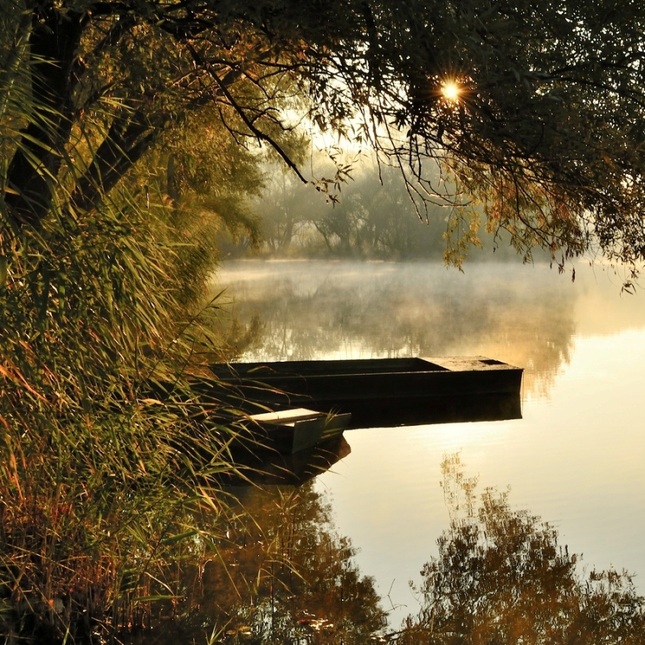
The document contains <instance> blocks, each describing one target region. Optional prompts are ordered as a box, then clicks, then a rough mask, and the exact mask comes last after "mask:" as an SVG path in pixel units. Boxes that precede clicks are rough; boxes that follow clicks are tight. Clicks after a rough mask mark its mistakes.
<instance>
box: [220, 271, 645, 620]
mask: <svg viewBox="0 0 645 645" xmlns="http://www.w3.org/2000/svg"><path fill="white" fill-rule="evenodd" d="M216 283H217V284H216V285H214V288H217V289H219V288H221V287H222V286H225V287H226V292H225V295H224V300H227V301H228V305H227V306H226V308H225V311H226V314H227V319H225V320H224V322H223V324H222V329H221V333H222V334H224V335H225V336H226V337H227V338H228V341H229V343H230V346H231V348H232V349H233V352H234V355H233V357H234V359H236V360H299V359H314V358H332V357H333V358H356V357H377V356H392V357H394V356H427V357H432V356H447V355H484V356H488V357H491V358H496V359H499V360H502V361H505V362H508V363H511V364H513V365H517V366H520V367H523V368H524V369H525V376H524V383H523V393H522V399H523V418H522V419H517V420H512V421H502V422H492V423H470V424H446V425H429V426H416V427H410V428H395V429H392V428H389V429H386V428H371V429H365V430H356V431H351V432H347V433H345V435H346V439H347V441H348V442H349V444H350V446H351V454H350V455H348V456H347V457H345V458H344V459H342V460H341V461H340V462H338V463H337V464H335V465H334V466H333V468H332V469H331V470H330V471H328V472H326V473H324V474H323V475H321V476H319V477H318V478H317V480H316V483H315V487H316V490H317V491H318V492H320V493H321V494H323V495H326V496H328V498H329V499H330V500H331V504H332V511H333V515H334V520H335V523H336V525H337V527H338V530H339V532H340V533H341V534H344V535H347V536H348V537H349V538H350V539H351V540H352V543H353V544H354V546H355V547H356V548H357V549H358V551H359V552H358V554H357V555H356V561H357V563H358V565H359V566H360V569H361V571H362V573H363V574H364V575H369V576H373V577H374V578H375V581H376V586H377V589H378V591H379V593H380V594H381V597H382V598H383V605H384V607H386V608H387V609H388V610H390V620H391V623H392V624H393V625H396V624H397V621H400V619H402V618H403V617H404V616H405V615H406V614H407V613H413V612H414V611H415V610H416V609H417V608H418V598H415V597H414V595H413V594H411V592H410V589H409V587H408V581H410V580H415V581H418V578H419V571H420V570H421V567H422V565H423V564H424V563H425V562H426V561H427V560H428V559H429V558H430V557H432V556H433V554H434V553H436V539H437V538H438V537H439V535H440V534H441V532H442V531H443V530H445V528H446V526H447V524H448V516H447V511H446V503H445V499H444V496H443V493H442V490H441V487H440V486H439V480H440V463H441V461H442V459H443V458H444V457H445V456H446V455H451V454H455V453H458V454H459V455H460V457H461V460H462V461H463V463H464V464H465V467H466V469H467V472H468V474H469V475H472V476H475V477H477V478H478V480H479V482H480V484H481V486H482V487H487V486H492V487H497V488H499V490H506V489H508V490H509V494H510V501H511V504H512V505H513V506H514V507H518V508H525V509H528V511H530V512H531V513H534V514H536V515H538V516H540V517H541V518H543V519H544V520H546V521H549V522H551V523H553V525H554V526H555V527H556V528H557V529H558V531H559V532H560V536H561V542H562V543H563V544H567V545H568V546H569V548H570V550H572V551H575V552H577V553H583V554H584V561H583V566H586V567H587V568H588V569H591V568H594V567H598V568H601V569H604V568H609V567H615V568H616V569H617V570H619V571H620V570H623V569H625V570H628V571H630V572H632V573H634V574H636V576H637V577H636V579H635V580H636V584H637V586H638V588H639V590H640V591H641V593H644V592H645V586H644V584H643V581H642V576H643V575H644V574H645V550H644V549H643V547H642V535H643V534H644V533H645V470H644V469H643V468H642V464H643V463H644V461H645V433H643V429H644V425H645V424H644V423H643V413H642V406H641V404H640V401H641V399H642V392H643V389H644V388H643V386H645V375H644V374H643V369H642V366H643V365H644V364H645V298H644V297H643V294H637V295H635V296H632V295H628V294H621V292H620V285H621V280H620V276H614V275H613V274H612V273H611V271H608V270H603V269H600V268H595V269H594V268H590V267H586V266H579V267H576V280H575V282H572V280H571V274H564V275H559V274H558V272H557V270H554V269H550V268H549V267H548V265H535V266H531V265H518V264H481V265H475V264H473V265H466V267H465V273H460V272H459V271H457V270H455V269H447V268H445V267H444V266H442V265H441V264H439V263H378V262H375V263H371V262H370V263H352V262H325V261H321V262H296V261H285V262H267V263H264V262H256V261H240V262H233V263H226V264H224V266H223V267H222V270H221V271H220V272H219V274H218V276H217V281H216ZM639 575H640V577H638V576H639Z"/></svg>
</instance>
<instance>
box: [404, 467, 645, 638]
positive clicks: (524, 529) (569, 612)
mask: <svg viewBox="0 0 645 645" xmlns="http://www.w3.org/2000/svg"><path fill="white" fill-rule="evenodd" d="M443 475H444V483H443V485H444V491H445V496H446V501H447V505H448V508H449V511H450V527H449V529H448V530H447V531H445V532H444V534H443V535H442V536H441V538H440V539H439V540H438V547H439V553H438V555H437V556H436V557H435V558H433V559H432V560H430V561H429V562H428V563H427V564H426V565H425V566H424V567H423V570H422V571H421V575H422V582H421V584H420V585H419V586H418V587H416V590H417V591H418V592H419V593H420V595H421V598H422V609H421V611H420V612H419V614H418V616H416V617H412V616H411V617H409V618H408V619H407V621H406V623H405V625H404V627H403V629H402V630H401V631H400V632H399V633H398V634H395V635H392V638H391V640H392V641H393V642H396V643H398V644H399V645H408V644H409V645H412V644H415V645H416V644H418V643H428V644H435V643H437V644H439V643H441V644H442V645H443V644H451V645H457V644H461V643H463V644H466V643H468V644H473V645H478V644H482V645H484V644H485V645H493V644H495V645H502V644H504V645H505V644H509V645H510V644H511V643H512V644H517V643H531V644H542V643H544V644H545V645H546V644H559V643H563V644H564V643H585V644H586V643H588V644H590V645H591V644H593V645H597V644H599V643H621V644H622V645H629V644H634V645H636V644H639V645H642V643H643V642H644V639H645V600H644V599H643V598H642V597H639V596H638V595H637V594H636V592H635V589H634V586H633V585H632V581H631V578H630V576H629V575H628V574H627V573H617V572H615V571H604V572H596V571H592V572H591V573H588V574H586V575H583V574H581V573H580V572H579V568H578V565H579V562H578V560H579V558H578V557H577V556H576V555H575V554H572V553H569V550H568V548H567V547H566V546H564V547H563V546H561V545H560V544H559V543H558V534H557V531H556V530H555V529H554V528H553V527H552V526H551V525H549V524H548V523H546V522H542V521H540V519H539V518H537V517H535V516H533V515H531V514H530V513H528V512H527V511H515V510H512V509H511V508H510V506H509V501H508V493H500V492H497V491H495V490H493V489H486V490H485V491H484V492H483V494H481V496H480V497H479V499H478V498H477V496H476V481H475V480H474V479H469V478H466V477H465V476H464V473H463V468H462V465H461V462H460V459H459V456H458V455H457V456H452V457H449V458H446V459H445V460H444V463H443Z"/></svg>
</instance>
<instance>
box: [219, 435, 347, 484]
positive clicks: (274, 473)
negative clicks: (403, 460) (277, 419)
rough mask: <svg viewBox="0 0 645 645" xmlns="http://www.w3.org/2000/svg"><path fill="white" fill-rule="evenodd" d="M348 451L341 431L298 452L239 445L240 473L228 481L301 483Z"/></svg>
mask: <svg viewBox="0 0 645 645" xmlns="http://www.w3.org/2000/svg"><path fill="white" fill-rule="evenodd" d="M350 452H351V448H350V445H349V443H348V442H347V440H346V439H345V437H344V436H343V435H342V434H340V435H337V436H334V437H332V438H330V439H328V440H326V441H324V442H322V443H320V444H318V445H315V446H312V447H310V448H307V449H305V450H299V451H297V452H284V451H280V450H277V449H275V448H272V447H268V446H264V447H258V444H257V443H255V442H253V443H252V444H249V445H248V448H247V449H243V448H239V447H238V449H237V450H236V452H235V458H236V465H237V471H238V472H239V476H236V475H228V477H229V483H237V484H239V483H242V482H243V481H245V482H248V483H249V484H262V485H290V486H301V485H302V484H304V483H305V482H308V481H310V480H311V479H313V478H314V477H316V476H317V475H320V474H321V473H323V472H325V471H327V470H329V469H330V468H331V467H332V466H333V465H334V464H335V463H337V462H338V461H340V460H341V459H343V458H345V457H347V455H349V454H350Z"/></svg>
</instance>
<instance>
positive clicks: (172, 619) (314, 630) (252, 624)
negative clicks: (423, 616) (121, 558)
mask: <svg viewBox="0 0 645 645" xmlns="http://www.w3.org/2000/svg"><path fill="white" fill-rule="evenodd" d="M228 493H229V495H230V498H229V500H228V501H229V503H230V506H231V509H232V510H233V513H232V514H231V515H230V516H229V519H228V531H227V537H228V540H227V541H226V542H225V543H224V542H220V543H217V544H209V545H205V546H206V548H205V550H204V552H203V557H202V558H201V560H200V563H199V565H196V564H185V563H184V564H181V565H179V569H180V572H179V573H178V574H177V582H178V583H179V585H180V587H181V588H180V593H179V596H178V597H181V598H182V600H181V601H180V602H176V603H174V604H172V603H171V604H169V605H168V606H167V607H166V615H165V618H166V620H164V615H158V616H156V617H155V619H154V621H153V624H154V625H155V626H156V628H153V629H152V630H150V631H149V632H148V633H146V634H145V635H143V634H141V635H139V637H138V638H137V639H135V640H134V641H131V642H136V643H145V644H146V645H150V644H151V643H156V644H161V643H163V644H170V643H172V644H173V645H176V644H177V643H198V644H199V643H256V644H260V643H303V644H304V643H312V644H313V643H320V644H323V643H324V644H327V643H329V644H331V643H347V644H353V643H355V644H356V645H359V644H361V645H362V644H363V643H368V642H370V641H371V640H372V638H373V636H374V635H375V634H377V633H378V632H379V631H380V630H381V629H382V628H384V627H385V624H386V614H385V612H384V611H383V610H382V609H381V608H380V606H379V597H378V595H377V593H376V591H375V589H374V585H373V581H372V579H371V578H369V577H365V576H362V575H361V574H360V572H359V570H358V568H357V567H356V565H355V564H354V563H353V562H352V558H353V555H354V549H353V548H352V545H351V543H350V540H349V539H348V538H347V537H342V536H339V535H337V534H336V533H335V531H334V528H333V525H332V523H331V520H330V507H329V505H328V504H326V503H325V502H324V501H323V499H322V497H321V496H320V494H319V493H317V492H316V491H315V490H314V488H313V485H312V483H311V482H308V483H305V484H304V485H302V486H300V487H298V488H296V487H291V486H271V487H267V488H261V487H258V486H238V487H234V488H233V487H231V488H230V489H229V490H228ZM161 624H164V627H163V629H160V628H159V626H160V625H161Z"/></svg>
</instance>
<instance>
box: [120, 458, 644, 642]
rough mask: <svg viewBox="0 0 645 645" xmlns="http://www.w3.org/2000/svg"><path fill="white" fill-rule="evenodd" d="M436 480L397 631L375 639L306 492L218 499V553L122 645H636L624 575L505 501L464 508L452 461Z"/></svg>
mask: <svg viewBox="0 0 645 645" xmlns="http://www.w3.org/2000/svg"><path fill="white" fill-rule="evenodd" d="M442 469H443V484H442V485H443V488H444V494H445V498H446V504H447V507H448V510H449V514H450V524H449V528H448V529H447V530H446V531H445V532H444V533H443V535H442V536H441V537H440V538H439V540H438V543H437V546H438V553H437V555H436V556H435V557H433V558H432V559H431V560H430V561H429V562H428V563H427V564H425V565H424V566H423V569H422V571H421V576H422V580H421V582H420V583H419V584H418V585H413V589H414V590H415V591H416V592H417V594H418V595H419V597H420V599H421V609H420V611H419V613H418V615H416V616H409V617H408V618H407V619H406V621H405V622H404V624H403V625H402V626H401V628H400V629H398V630H396V631H392V626H390V627H389V628H388V626H387V621H386V618H387V616H386V613H385V612H384V611H383V610H382V608H381V606H380V599H379V597H378V595H377V593H376V591H375V588H374V584H373V580H372V579H371V578H370V577H366V576H364V575H361V573H360V571H359V569H358V567H357V566H356V564H355V562H354V561H353V556H354V554H355V550H354V548H353V547H352V545H351V542H350V540H349V539H348V538H347V537H344V536H340V535H338V534H337V533H336V531H335V529H334V526H333V523H332V521H331V507H330V505H329V503H327V502H326V501H325V499H324V498H323V497H322V496H321V494H320V493H319V492H317V491H316V490H315V487H314V486H313V484H312V481H308V482H307V483H305V484H303V485H301V486H299V487H294V486H275V485H274V486H268V487H259V486H235V487H229V489H228V494H229V496H230V498H229V502H230V504H229V506H230V509H231V511H232V512H231V514H230V515H229V516H228V518H227V520H226V526H227V540H226V541H219V542H217V543H214V542H210V543H208V542H203V541H201V540H197V541H196V543H195V544H196V545H198V547H197V548H195V549H190V553H188V554H187V557H186V558H185V559H184V560H182V559H180V560H179V563H178V564H177V565H176V567H177V573H176V575H175V581H176V584H177V587H178V594H177V596H176V597H177V598H180V599H181V600H177V601H175V602H170V603H167V605H166V607H165V613H164V612H162V613H160V614H158V615H156V616H155V618H154V620H153V624H154V625H156V627H157V628H156V629H152V630H150V631H149V632H147V633H146V634H140V635H139V636H138V637H137V638H135V639H132V640H131V641H130V643H139V644H144V643H145V645H151V644H153V643H154V644H156V645H161V644H163V645H169V644H170V643H172V644H173V645H175V644H177V643H195V644H200V643H204V644H206V643H210V644H215V643H253V644H257V645H260V644H269V643H284V644H294V645H296V644H298V645H316V644H320V645H332V644H334V645H339V644H341V643H342V644H346V645H351V644H356V645H359V644H361V645H362V644H365V643H370V642H380V643H392V644H396V645H418V644H421V643H427V644H429V645H435V644H436V645H439V644H441V645H461V644H463V645H466V644H468V645H511V644H513V645H516V644H520V643H521V644H531V645H541V644H544V645H547V644H549V645H552V644H555V645H558V644H565V643H566V644H589V645H598V644H600V643H620V644H621V645H632V644H633V645H637V644H638V645H642V643H643V642H644V641H643V638H644V637H643V634H645V599H643V598H642V597H639V596H638V595H637V593H636V592H635V589H634V586H633V585H632V581H631V578H630V576H629V575H628V574H627V573H618V572H615V571H603V572H597V571H591V572H590V573H588V572H587V573H584V572H582V570H581V569H580V566H579V565H580V562H579V557H578V556H576V555H575V554H573V553H570V552H569V550H568V548H567V546H561V545H560V544H559V540H558V533H557V531H556V530H555V529H554V528H553V527H552V526H551V525H550V524H548V523H547V522H543V521H541V520H540V519H539V518H538V517H536V516H534V515H531V514H530V513H529V512H528V511H524V510H513V509H511V507H510V504H509V499H508V492H501V493H500V492H499V491H496V490H494V489H492V488H488V489H485V490H484V491H483V493H481V494H479V495H478V493H477V482H476V480H475V479H473V478H468V477H466V476H465V475H464V469H463V466H462V463H461V461H460V457H459V455H453V456H450V457H447V458H445V460H444V462H443V464H442ZM392 548H393V549H394V548H396V545H395V544H393V545H392ZM160 625H163V629H160V628H159V626H160ZM388 629H389V631H388Z"/></svg>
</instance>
